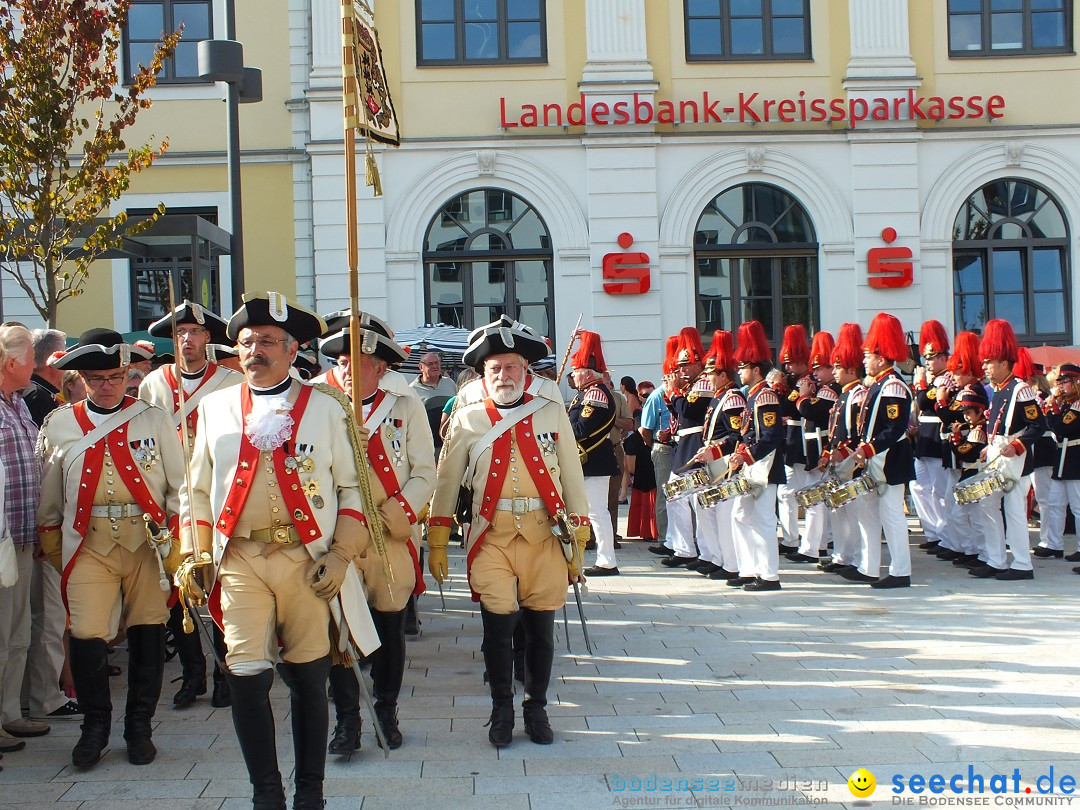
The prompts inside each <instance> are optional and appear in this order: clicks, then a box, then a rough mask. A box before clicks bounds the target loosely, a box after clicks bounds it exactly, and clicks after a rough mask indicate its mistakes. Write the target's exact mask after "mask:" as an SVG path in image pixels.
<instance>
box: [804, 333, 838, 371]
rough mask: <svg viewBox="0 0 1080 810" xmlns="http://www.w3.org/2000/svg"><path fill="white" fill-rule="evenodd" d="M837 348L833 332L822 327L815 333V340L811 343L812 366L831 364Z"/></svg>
mask: <svg viewBox="0 0 1080 810" xmlns="http://www.w3.org/2000/svg"><path fill="white" fill-rule="evenodd" d="M835 348H836V341H835V340H833V336H832V333H831V332H826V331H825V330H824V329H822V330H821V331H820V332H818V333H817V334H816V335H814V342H813V343H811V344H810V368H817V367H818V366H828V365H831V364H832V353H833V349H835Z"/></svg>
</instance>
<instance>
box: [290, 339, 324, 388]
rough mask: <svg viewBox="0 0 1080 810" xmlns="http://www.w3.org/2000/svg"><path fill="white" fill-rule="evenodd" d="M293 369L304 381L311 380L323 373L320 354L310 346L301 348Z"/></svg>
mask: <svg viewBox="0 0 1080 810" xmlns="http://www.w3.org/2000/svg"><path fill="white" fill-rule="evenodd" d="M293 367H294V368H295V369H296V370H297V371H298V372H300V377H301V378H302V379H304V380H310V379H311V378H312V377H314V376H315V375H317V374H318V373H319V372H320V371H322V368H321V367H320V366H319V356H318V354H316V352H315V350H314V349H313V348H311V347H309V346H302V347H300V351H298V352H297V353H296V359H295V360H293Z"/></svg>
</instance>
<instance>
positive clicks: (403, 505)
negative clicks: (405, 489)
mask: <svg viewBox="0 0 1080 810" xmlns="http://www.w3.org/2000/svg"><path fill="white" fill-rule="evenodd" d="M394 500H396V501H397V502H398V503H400V504H401V508H402V509H404V510H405V514H406V515H407V516H408V518H409V523H412V524H414V525H415V523H416V513H415V512H414V511H413V508H412V507H411V506H409V502H408V501H407V500H405V499H404V498H403V497H401V494H400V493H399V494H397V495H395V496H394Z"/></svg>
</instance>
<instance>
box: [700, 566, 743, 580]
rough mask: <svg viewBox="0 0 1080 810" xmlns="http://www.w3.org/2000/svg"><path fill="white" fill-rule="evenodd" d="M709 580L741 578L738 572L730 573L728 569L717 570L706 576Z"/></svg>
mask: <svg viewBox="0 0 1080 810" xmlns="http://www.w3.org/2000/svg"><path fill="white" fill-rule="evenodd" d="M706 576H707V577H708V578H709V579H727V580H732V579H737V578H738V576H739V572H738V571H728V570H727V569H726V568H717V569H716V570H715V571H713V572H712V573H711V574H706Z"/></svg>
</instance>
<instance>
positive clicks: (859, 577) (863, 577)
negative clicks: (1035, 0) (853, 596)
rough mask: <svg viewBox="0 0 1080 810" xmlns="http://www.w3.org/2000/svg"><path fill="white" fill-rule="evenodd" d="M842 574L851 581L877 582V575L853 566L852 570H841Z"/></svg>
mask: <svg viewBox="0 0 1080 810" xmlns="http://www.w3.org/2000/svg"><path fill="white" fill-rule="evenodd" d="M840 576H842V577H843V578H844V579H846V580H848V581H849V582H877V581H878V578H877V577H872V576H870V575H869V574H864V573H863V572H862V571H860V570H859V569H858V568H852V569H851V570H850V571H841V572H840Z"/></svg>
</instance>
